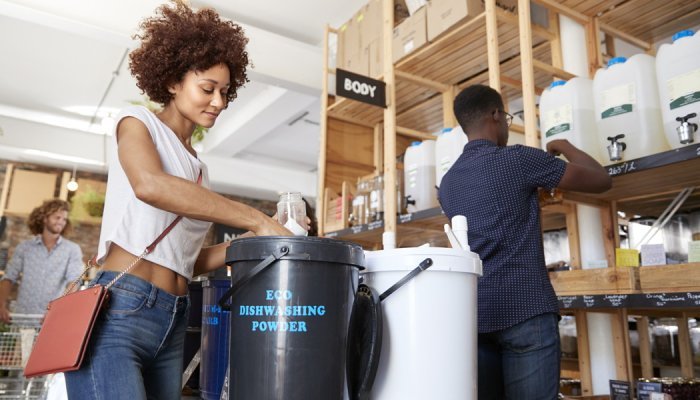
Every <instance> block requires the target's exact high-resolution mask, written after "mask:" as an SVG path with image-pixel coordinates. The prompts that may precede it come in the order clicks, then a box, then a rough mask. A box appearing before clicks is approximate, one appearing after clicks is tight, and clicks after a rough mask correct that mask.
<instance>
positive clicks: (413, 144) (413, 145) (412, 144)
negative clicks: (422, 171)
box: [411, 141, 422, 147]
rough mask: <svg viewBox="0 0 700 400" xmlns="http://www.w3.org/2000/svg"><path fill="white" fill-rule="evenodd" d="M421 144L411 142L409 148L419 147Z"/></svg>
mask: <svg viewBox="0 0 700 400" xmlns="http://www.w3.org/2000/svg"><path fill="white" fill-rule="evenodd" d="M421 143H422V142H420V141H415V142H411V147H416V146H420V144H421Z"/></svg>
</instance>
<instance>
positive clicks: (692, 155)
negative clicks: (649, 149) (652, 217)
mask: <svg viewBox="0 0 700 400" xmlns="http://www.w3.org/2000/svg"><path fill="white" fill-rule="evenodd" d="M606 169H607V170H608V173H609V174H610V175H612V176H613V187H612V189H610V190H608V191H607V192H605V193H601V194H583V193H572V195H573V197H575V198H577V200H580V201H583V202H586V199H591V200H592V201H593V202H595V201H596V200H597V201H601V200H602V201H613V200H615V201H618V207H619V209H620V211H625V212H628V211H634V209H635V208H638V207H639V206H640V205H644V204H645V202H646V200H647V199H652V198H654V197H655V196H658V195H659V194H664V195H668V194H669V193H674V192H679V191H681V190H682V189H684V188H686V187H698V186H700V173H698V171H700V144H694V145H689V146H685V147H682V148H680V149H674V150H669V151H666V152H663V153H658V154H653V155H651V156H648V157H643V158H638V159H636V160H630V161H626V162H623V163H619V164H614V165H610V166H607V167H606ZM564 198H565V199H566V198H567V194H566V193H565V194H564ZM694 199H695V197H694ZM692 201H696V200H692ZM666 205H667V204H666ZM664 208H665V206H662V207H661V209H660V210H659V211H663V209H664ZM647 211H648V212H650V211H653V210H647ZM651 214H654V212H651Z"/></svg>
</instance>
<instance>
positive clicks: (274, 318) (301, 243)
mask: <svg viewBox="0 0 700 400" xmlns="http://www.w3.org/2000/svg"><path fill="white" fill-rule="evenodd" d="M226 264H227V265H230V266H231V267H232V268H231V282H232V288H231V291H230V293H228V294H227V295H231V294H232V296H233V297H232V299H231V340H230V360H229V363H230V373H229V384H228V385H229V399H231V400H251V399H255V400H280V399H284V400H316V399H317V400H336V399H337V400H342V399H343V394H344V388H345V385H344V382H345V373H346V353H347V338H348V330H349V325H350V317H351V312H352V310H353V303H354V299H355V296H356V292H357V289H358V286H359V285H358V279H359V270H360V269H361V268H362V265H363V264H364V252H363V251H362V248H361V247H360V246H359V245H357V244H354V243H349V242H343V241H339V240H332V239H324V238H307V237H260V238H246V239H239V240H236V241H234V242H233V243H232V244H231V246H229V248H228V250H227V252H226ZM375 297H377V296H375ZM227 300H228V296H224V297H223V298H222V299H221V301H220V304H222V303H223V302H225V301H227ZM376 303H377V304H378V297H377V299H376ZM376 309H379V307H376ZM353 319H355V317H353ZM358 325H362V326H361V327H358V329H359V328H362V329H363V330H365V331H366V332H367V334H364V333H363V334H360V335H357V334H353V335H352V336H360V337H364V338H365V340H366V339H367V338H372V339H374V340H372V343H371V344H372V345H374V347H372V348H371V349H367V352H366V353H365V354H363V355H362V356H358V357H359V358H362V359H363V361H366V362H364V363H363V365H360V366H357V364H359V363H358V362H357V360H353V362H350V363H348V365H353V366H354V367H355V368H357V369H358V371H359V370H360V369H361V371H359V372H358V373H359V374H364V375H371V377H370V380H373V379H374V374H367V373H366V371H368V370H375V371H376V364H377V363H378V347H377V343H376V342H377V340H376V339H377V332H378V331H379V332H380V327H381V321H377V319H375V320H374V321H373V322H371V323H366V322H365V323H362V324H358ZM368 325H371V326H369V327H368ZM368 329H369V330H368ZM372 329H374V330H372ZM379 345H380V344H379ZM368 355H370V356H368ZM351 356H352V354H351ZM370 364H371V365H370ZM348 373H349V374H350V375H351V376H352V373H351V372H350V371H348ZM369 386H371V383H370V385H369ZM351 398H359V397H358V396H356V395H354V394H352V393H351Z"/></svg>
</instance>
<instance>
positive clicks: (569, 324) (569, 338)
mask: <svg viewBox="0 0 700 400" xmlns="http://www.w3.org/2000/svg"><path fill="white" fill-rule="evenodd" d="M559 339H560V340H561V355H562V357H569V358H577V357H578V342H577V341H576V318H574V317H572V316H570V315H564V316H562V317H561V321H559Z"/></svg>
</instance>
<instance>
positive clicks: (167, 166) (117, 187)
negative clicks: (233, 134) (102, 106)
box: [66, 2, 290, 400]
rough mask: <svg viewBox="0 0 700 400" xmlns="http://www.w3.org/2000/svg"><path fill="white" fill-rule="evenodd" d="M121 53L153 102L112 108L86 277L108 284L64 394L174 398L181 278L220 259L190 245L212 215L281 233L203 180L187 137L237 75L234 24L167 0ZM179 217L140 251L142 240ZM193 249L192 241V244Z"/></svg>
mask: <svg viewBox="0 0 700 400" xmlns="http://www.w3.org/2000/svg"><path fill="white" fill-rule="evenodd" d="M137 37H138V38H139V39H140V40H141V46H140V47H139V48H138V49H136V50H134V51H133V52H132V53H131V54H130V68H131V72H132V75H133V76H134V77H135V78H136V81H137V85H138V87H139V88H140V89H141V90H143V91H144V92H145V93H146V94H147V95H148V97H150V99H151V100H153V101H155V102H158V103H161V104H163V105H164V108H163V110H162V111H161V112H159V113H157V114H153V113H152V112H150V111H148V110H147V109H146V108H145V107H129V108H126V109H124V110H123V111H122V112H121V113H120V115H119V116H118V117H117V123H116V127H115V130H116V131H115V140H116V142H117V155H118V162H114V163H112V165H110V170H109V180H108V184H107V194H106V200H105V210H104V217H103V220H102V231H101V234H100V243H99V249H98V264H100V265H101V266H102V269H101V270H100V271H99V272H98V275H97V277H96V278H95V280H94V281H93V283H99V284H102V285H107V284H108V283H110V282H111V281H113V280H114V279H115V278H117V277H118V275H119V273H120V272H122V271H124V270H125V269H127V268H128V267H129V266H130V265H132V264H133V263H134V261H135V260H138V259H139V258H140V255H143V258H142V259H140V260H139V261H138V262H136V263H135V264H133V265H134V266H133V269H131V270H129V272H128V274H126V275H123V276H122V277H120V278H119V279H118V280H116V283H115V284H114V285H113V286H112V287H111V289H110V300H109V306H108V309H107V310H106V312H104V313H103V314H102V315H101V318H100V320H98V323H97V324H96V326H95V330H94V331H93V337H92V339H91V343H90V345H89V347H88V353H87V354H86V359H85V361H84V362H83V365H82V366H81V368H80V370H78V371H75V372H70V373H67V374H66V382H67V387H68V393H69V398H70V399H71V400H79V399H91V400H94V399H110V400H111V399H128V400H137V399H146V398H148V399H179V398H180V388H181V376H182V359H183V344H184V338H185V328H186V325H187V309H188V303H189V300H188V297H187V284H188V281H189V280H190V279H191V278H192V276H193V275H198V274H202V273H206V272H208V271H211V270H213V269H216V268H218V267H221V266H222V265H224V259H225V252H226V245H225V244H221V245H218V246H213V247H207V248H203V249H202V248H201V246H202V243H203V241H204V237H205V235H206V232H207V230H208V229H209V227H210V224H211V222H216V223H221V224H225V225H230V226H234V227H239V228H244V229H247V230H249V231H250V232H251V233H250V234H253V235H288V234H290V233H289V231H287V230H286V229H285V228H284V227H282V226H281V225H280V224H279V223H277V222H276V221H275V220H273V219H271V218H269V217H267V216H266V215H264V214H263V213H261V212H259V211H257V210H255V209H253V208H250V207H248V206H245V205H243V204H241V203H238V202H234V201H231V200H228V199H226V198H225V197H223V196H220V195H217V194H216V193H214V192H211V191H210V190H209V189H208V186H209V182H208V174H207V168H206V166H205V165H204V164H203V163H202V162H201V161H200V160H199V158H197V154H196V152H195V151H194V149H193V148H192V146H191V143H190V139H191V136H192V132H193V130H194V129H195V127H196V126H197V125H200V126H203V127H206V128H209V127H211V126H213V125H214V122H215V121H216V119H217V117H218V116H219V113H221V111H222V110H224V109H225V108H226V106H227V105H228V103H229V102H230V101H232V100H234V99H235V98H236V95H237V91H238V89H239V88H240V87H241V86H242V85H243V84H245V83H246V82H247V81H248V79H247V76H246V68H247V66H248V64H249V62H248V55H247V53H246V50H245V46H246V44H247V41H248V40H247V38H246V37H245V36H244V34H243V31H242V29H241V28H240V27H239V26H237V25H235V24H234V23H232V22H229V21H223V20H221V19H220V17H219V15H218V14H217V13H216V12H215V11H214V10H211V9H202V10H199V11H194V10H192V9H190V8H189V7H188V6H186V5H184V4H182V3H180V2H175V3H174V4H171V5H163V6H161V7H160V8H158V10H157V12H156V15H155V16H154V17H151V18H148V19H146V20H144V21H143V22H142V24H141V33H140V35H138V36H137ZM177 216H182V217H183V218H182V219H181V220H180V221H179V223H177V224H176V225H175V226H174V227H173V228H172V230H171V231H169V232H168V233H167V234H166V235H165V236H164V237H163V239H162V240H161V241H160V242H158V244H157V245H156V247H155V248H154V249H153V251H152V252H150V253H147V254H145V255H144V254H142V253H145V252H144V249H145V248H146V246H149V245H151V243H152V242H153V241H154V240H155V239H156V238H157V237H159V236H160V235H161V234H162V233H163V232H164V231H165V230H166V227H168V226H169V225H170V224H171V223H172V222H173V221H174V220H175V219H176V217H177ZM200 250H201V251H200Z"/></svg>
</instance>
